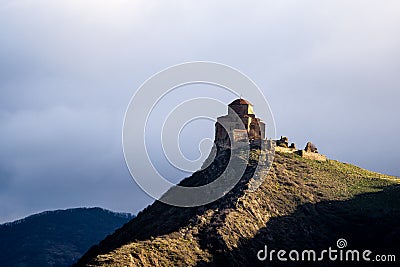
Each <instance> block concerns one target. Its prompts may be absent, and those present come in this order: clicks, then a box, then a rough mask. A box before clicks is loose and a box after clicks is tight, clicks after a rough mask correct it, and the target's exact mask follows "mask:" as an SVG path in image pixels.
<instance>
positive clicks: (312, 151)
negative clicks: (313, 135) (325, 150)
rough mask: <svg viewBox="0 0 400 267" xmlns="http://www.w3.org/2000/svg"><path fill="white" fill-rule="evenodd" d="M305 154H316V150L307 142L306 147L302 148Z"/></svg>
mask: <svg viewBox="0 0 400 267" xmlns="http://www.w3.org/2000/svg"><path fill="white" fill-rule="evenodd" d="M304 150H305V151H306V152H311V153H318V148H317V147H316V146H315V145H314V144H313V143H311V142H308V143H307V145H306V147H305V148H304Z"/></svg>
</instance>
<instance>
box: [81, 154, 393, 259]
mask: <svg viewBox="0 0 400 267" xmlns="http://www.w3.org/2000/svg"><path fill="white" fill-rule="evenodd" d="M222 165H223V164H222ZM219 168H223V166H214V167H213V168H211V169H212V170H204V171H201V172H198V173H195V174H194V175H193V176H192V177H190V178H187V179H186V180H185V181H184V183H186V184H191V183H192V184H196V183H198V181H199V180H204V181H208V180H209V179H211V177H212V176H213V175H214V176H215V175H216V174H217V173H218V171H219V170H218V169H219ZM253 174H254V166H250V165H249V166H248V168H247V170H246V172H245V174H244V176H243V178H242V180H241V181H240V182H239V183H238V185H237V186H236V187H235V188H234V189H233V190H232V191H231V192H229V193H228V194H227V195H226V196H224V197H223V198H221V199H220V200H218V201H216V202H214V203H211V204H209V205H206V206H202V207H196V208H178V207H172V206H168V205H165V204H163V203H160V202H155V203H154V204H153V205H151V206H149V207H148V208H146V209H145V210H144V211H142V212H141V213H139V214H138V216H137V217H136V218H135V219H133V220H132V221H130V222H129V223H128V224H126V225H125V226H124V227H122V228H121V229H119V230H117V231H116V232H115V233H114V234H113V235H112V236H109V237H108V238H106V239H105V240H104V241H102V242H101V243H100V244H99V245H97V246H94V247H93V248H92V249H91V250H89V251H88V252H87V253H86V254H85V255H84V257H83V258H81V259H80V261H79V262H78V264H77V266H256V265H262V264H265V263H262V262H260V261H258V260H257V257H256V253H257V251H259V250H260V249H263V247H264V245H268V247H269V248H271V249H274V248H276V249H290V248H294V249H299V250H300V249H302V248H308V249H310V248H313V249H319V248H323V249H325V248H327V247H329V246H335V245H336V240H337V239H339V238H346V240H347V241H348V243H349V246H351V247H353V248H364V247H365V248H368V249H371V250H375V252H379V251H380V250H382V251H383V252H387V253H390V252H392V253H398V241H397V240H399V238H400V226H399V224H398V220H399V218H400V186H399V180H398V179H397V178H396V177H392V176H387V175H382V174H379V173H375V172H370V171H367V170H363V169H361V168H358V167H356V166H353V165H350V164H345V163H340V162H337V161H334V160H329V161H327V162H318V161H313V160H307V159H303V158H301V157H299V156H297V155H294V154H279V153H277V154H276V156H275V160H274V162H273V165H272V168H271V170H270V171H269V172H268V174H266V177H264V178H265V180H264V181H263V183H262V184H261V186H260V187H259V188H258V189H257V190H256V191H254V192H252V191H250V190H248V188H249V184H251V181H252V176H253ZM398 256H400V255H398ZM326 264H328V265H329V263H326ZM269 265H272V266H273V265H279V263H278V262H270V263H269Z"/></svg>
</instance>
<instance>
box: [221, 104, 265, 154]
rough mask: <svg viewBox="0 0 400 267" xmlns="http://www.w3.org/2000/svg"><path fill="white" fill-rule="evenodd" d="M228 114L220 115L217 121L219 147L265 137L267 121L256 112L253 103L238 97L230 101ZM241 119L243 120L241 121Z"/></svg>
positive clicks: (254, 140)
mask: <svg viewBox="0 0 400 267" xmlns="http://www.w3.org/2000/svg"><path fill="white" fill-rule="evenodd" d="M228 106H229V108H228V115H225V116H222V117H218V118H217V122H216V123H215V144H216V145H217V146H219V147H231V143H230V138H229V136H231V137H232V139H233V142H234V144H232V145H233V146H235V145H237V144H239V143H242V144H243V142H244V141H246V137H247V140H248V141H249V142H256V141H257V140H263V139H265V123H264V122H262V121H261V119H259V118H257V117H256V115H255V114H254V110H253V105H252V104H251V103H250V102H249V101H247V100H245V99H242V98H240V99H236V100H234V101H233V102H232V103H230V104H229V105H228ZM239 120H241V122H242V123H243V124H242V123H241V122H240V121H239Z"/></svg>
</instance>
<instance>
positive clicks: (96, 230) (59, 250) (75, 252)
mask: <svg viewBox="0 0 400 267" xmlns="http://www.w3.org/2000/svg"><path fill="white" fill-rule="evenodd" d="M133 217H134V216H133V215H132V214H129V213H118V212H112V211H109V210H105V209H102V208H74V209H65V210H55V211H45V212H41V213H38V214H34V215H31V216H28V217H26V218H23V219H20V220H16V221H14V222H8V223H4V224H1V225H0V266H7V267H8V266H10V267H12V266H70V265H71V264H73V263H74V262H75V261H76V260H77V259H78V258H79V257H80V256H81V255H82V254H83V253H84V252H85V251H86V250H87V249H88V248H89V247H90V246H92V245H93V244H95V243H96V242H99V241H100V240H101V239H103V238H105V237H106V236H107V235H109V234H112V233H113V231H114V230H115V229H117V228H119V227H121V226H122V225H123V224H125V223H126V222H128V221H129V220H130V219H132V218H133Z"/></svg>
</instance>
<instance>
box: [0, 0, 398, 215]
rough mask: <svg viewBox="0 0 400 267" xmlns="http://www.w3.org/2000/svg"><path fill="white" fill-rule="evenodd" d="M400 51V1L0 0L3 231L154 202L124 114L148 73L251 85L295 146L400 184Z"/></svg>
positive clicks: (132, 209)
mask: <svg viewBox="0 0 400 267" xmlns="http://www.w3.org/2000/svg"><path fill="white" fill-rule="evenodd" d="M399 47H400V2H399V1H397V0H393V1H390V0H385V1H368V0H360V1H348V0H343V1H340V0H332V1H320V0H315V1H281V0H280V1H232V0H230V1H149V0H145V1H144V0H143V1H133V0H113V1H105V0H104V1H103V0H92V1H71V0H68V1H67V0H65V1H61V0H59V1H50V0H48V1H41V0H32V1H28V0H10V1H5V0H0V222H5V221H10V220H14V219H17V218H21V217H24V216H26V215H28V214H31V213H35V212H39V211H43V210H49V209H58V208H67V207H80V206H101V207H104V208H108V209H112V210H115V211H129V212H135V213H136V212H137V211H139V210H141V209H142V208H144V207H145V206H146V205H147V204H149V203H150V202H151V201H152V200H151V198H150V197H148V196H147V195H146V194H145V193H143V192H142V191H141V190H140V189H139V188H138V187H137V186H136V184H135V183H134V182H133V180H132V179H131V178H130V176H129V172H128V171H127V168H126V166H125V163H124V158H123V154H122V145H121V133H122V121H123V117H124V112H125V109H126V107H127V105H128V103H129V100H130V98H131V96H132V95H133V93H134V92H135V90H136V89H137V88H138V87H139V86H140V84H142V83H143V82H144V81H145V80H146V79H147V78H148V77H149V76H151V75H152V74H154V73H156V72H158V71H160V70H162V69H163V68H165V67H168V66H171V65H174V64H178V63H181V62H187V61H192V60H205V61H216V62H220V63H224V64H227V65H230V66H232V67H235V68H237V69H239V70H241V71H242V72H244V73H245V74H247V75H248V76H249V77H250V78H252V79H253V80H254V81H255V82H256V83H257V84H258V85H259V87H260V88H261V89H262V90H263V92H264V94H265V95H266V97H267V100H268V101H269V103H270V106H271V109H272V112H273V114H274V117H275V121H276V129H277V134H278V135H287V136H289V138H290V141H293V142H296V143H297V145H298V146H299V147H303V146H304V145H305V143H306V141H308V140H311V141H313V142H314V143H316V144H317V146H318V148H319V150H320V151H321V152H322V153H323V154H326V155H327V156H328V157H330V158H333V159H338V160H340V161H345V162H349V163H353V164H356V165H359V166H361V167H364V168H367V169H371V170H374V171H379V172H384V173H388V174H392V175H397V176H400V168H399V162H398V160H399V157H398V155H397V153H398V151H400V141H399V140H397V138H398V137H399V135H400V126H399V119H398V116H399V114H400V105H399V98H400V49H399ZM196 88H197V89H196V90H201V89H200V88H199V87H196ZM211 96H212V95H211ZM221 97H222V96H221ZM222 99H224V100H225V101H229V100H231V99H229V97H228V96H225V98H224V97H222ZM207 125H209V128H207V127H206V126H207ZM202 127H203V128H204V131H202V132H203V133H204V135H212V133H213V129H212V123H208V124H207V123H205V124H203V126H202ZM184 143H185V144H188V145H190V142H184ZM193 146H194V147H196V148H197V146H198V144H193ZM188 149H189V150H190V149H191V148H190V147H189V148H188Z"/></svg>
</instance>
